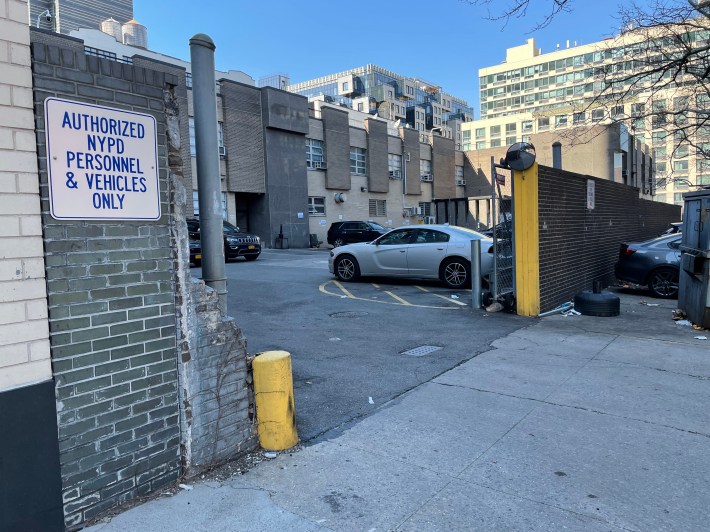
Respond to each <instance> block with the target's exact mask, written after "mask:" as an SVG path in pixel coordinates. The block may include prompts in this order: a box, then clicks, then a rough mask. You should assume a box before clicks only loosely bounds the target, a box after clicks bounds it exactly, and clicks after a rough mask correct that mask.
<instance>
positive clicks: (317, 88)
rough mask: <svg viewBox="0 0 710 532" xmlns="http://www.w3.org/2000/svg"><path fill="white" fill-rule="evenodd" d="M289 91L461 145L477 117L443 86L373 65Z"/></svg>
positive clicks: (464, 102) (301, 83) (461, 100)
mask: <svg viewBox="0 0 710 532" xmlns="http://www.w3.org/2000/svg"><path fill="white" fill-rule="evenodd" d="M285 89H286V90H288V91H290V92H294V93H296V94H301V95H303V96H307V97H308V98H314V97H321V98H324V99H325V101H327V102H330V103H335V104H339V105H342V106H344V107H348V108H350V109H354V110H356V111H360V112H364V113H368V114H371V115H377V116H378V117H381V118H385V119H388V120H392V121H399V123H400V124H403V125H404V124H406V125H408V126H409V127H411V128H412V129H414V130H416V131H419V132H422V133H424V132H427V131H431V130H432V129H433V130H435V131H438V132H439V133H440V134H441V136H443V137H446V138H450V139H453V140H454V141H455V142H456V144H457V145H459V144H460V143H461V124H463V123H465V122H469V121H471V120H473V116H474V111H473V108H472V107H471V106H469V105H468V103H467V102H466V100H464V99H462V98H458V97H456V96H453V95H451V94H447V93H445V92H443V91H442V89H441V87H440V86H439V85H437V84H435V83H431V82H429V81H425V80H422V79H419V78H416V77H410V76H404V75H401V74H397V73H395V72H392V71H390V70H387V69H385V68H382V67H380V66H377V65H372V64H369V65H365V66H361V67H357V68H353V69H350V70H346V71H344V72H339V73H335V74H328V75H326V76H322V77H319V78H316V79H312V80H309V81H303V82H300V83H294V84H288V85H286V87H285Z"/></svg>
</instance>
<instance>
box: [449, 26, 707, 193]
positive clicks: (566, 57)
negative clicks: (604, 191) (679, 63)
mask: <svg viewBox="0 0 710 532" xmlns="http://www.w3.org/2000/svg"><path fill="white" fill-rule="evenodd" d="M685 38H686V39H687V42H688V43H690V45H691V46H695V47H701V46H707V44H708V40H709V38H710V32H709V31H708V30H697V31H692V32H688V33H687V34H686V35H685ZM645 39H647V36H645V35H639V34H637V33H634V32H629V33H623V34H621V35H620V36H617V37H615V38H613V39H606V40H604V41H600V42H596V43H591V44H586V45H577V43H570V42H569V41H567V42H566V43H564V44H563V45H562V46H559V45H558V49H557V50H555V51H554V52H550V53H544V54H543V53H542V51H541V50H540V49H539V48H538V47H537V46H536V43H535V39H529V40H528V41H527V42H526V43H525V44H524V45H522V46H517V47H514V48H509V49H508V50H507V51H506V58H505V61H503V62H502V63H501V64H500V65H496V66H491V67H486V68H482V69H480V70H479V81H480V94H481V104H480V105H481V108H480V111H481V120H477V121H474V122H470V123H466V124H462V142H463V149H464V150H470V149H473V150H481V149H488V148H496V147H498V146H509V145H510V144H512V143H514V142H516V141H521V140H522V141H525V140H532V138H533V137H534V136H535V135H538V134H542V133H545V134H547V135H546V136H545V137H543V138H544V139H547V140H552V142H555V140H554V139H555V137H556V136H559V137H560V138H561V139H563V138H566V139H568V142H569V143H574V144H577V145H579V144H580V140H581V139H580V138H579V136H578V135H575V134H574V131H575V130H576V131H581V129H580V128H579V126H589V125H604V124H610V123H612V122H617V121H620V122H622V123H623V124H625V125H626V126H627V128H628V132H629V133H630V134H631V135H633V137H634V138H635V139H636V141H640V143H641V145H643V144H647V145H649V146H650V147H651V149H652V151H651V155H652V158H653V161H654V162H653V168H652V171H653V173H654V175H655V179H654V180H653V181H652V182H651V183H650V186H649V187H647V189H645V190H643V189H642V191H641V193H642V194H644V193H647V194H651V195H653V197H654V198H655V199H657V200H659V201H667V202H670V203H677V204H680V203H682V194H683V192H686V191H687V190H689V187H690V189H692V186H693V185H710V166H709V165H708V164H707V161H706V160H705V158H704V157H700V156H697V157H696V153H695V149H694V148H693V145H695V144H697V142H703V139H700V138H697V135H699V134H703V132H702V131H700V132H697V133H696V132H695V131H692V138H691V139H690V142H687V141H685V142H684V141H682V140H681V139H680V138H678V134H677V133H676V131H677V127H674V124H673V123H671V118H669V117H676V120H677V117H678V116H683V115H684V113H686V112H687V111H688V109H692V108H693V107H694V106H695V104H697V106H698V108H701V109H702V108H707V106H708V104H709V102H707V101H706V99H703V97H702V95H695V94H694V92H693V90H692V89H690V88H683V87H678V86H676V85H671V84H670V83H665V84H664V85H663V89H662V90H656V91H650V90H648V88H647V87H646V86H645V85H643V84H641V85H639V86H638V87H629V83H626V84H625V85H624V84H621V86H620V88H619V89H620V91H619V94H622V96H620V97H617V98H615V99H608V100H605V103H602V102H601V99H599V101H597V99H596V98H597V97H598V96H599V94H600V92H601V89H602V83H603V81H601V80H600V79H599V72H600V68H601V67H610V68H609V71H611V72H613V73H614V74H611V75H619V76H621V75H628V74H629V73H633V72H635V71H634V70H633V69H634V68H637V67H636V65H635V63H634V60H638V59H639V57H642V56H643V55H644V54H646V56H647V55H648V54H650V53H652V51H653V50H656V51H657V50H658V48H657V46H656V44H654V45H653V46H647V44H648V42H650V41H647V40H645ZM658 46H660V45H658ZM696 98H697V101H695V100H696ZM705 98H706V96H705ZM691 113H692V111H691ZM691 119H692V117H691ZM686 120H687V116H686ZM705 133H707V134H708V136H709V139H708V140H710V132H705ZM547 140H545V141H543V142H547ZM538 142H539V141H538ZM561 142H562V141H561ZM543 145H544V146H545V148H544V149H543V150H542V152H543V153H544V152H545V150H546V149H547V146H546V145H545V144H543ZM619 149H621V150H622V151H623V146H620V147H619ZM621 155H623V153H622V154H617V155H615V158H614V159H613V160H614V161H615V162H614V163H613V164H614V165H615V166H616V167H617V168H620V167H621V166H622V163H621V161H620V156H621ZM626 155H627V156H629V153H628V152H627V153H626ZM592 159H593V160H592ZM592 159H589V160H587V161H585V162H584V165H585V167H588V168H589V166H588V164H589V163H591V164H593V166H595V167H596V166H598V165H597V161H596V156H593V157H592ZM569 162H571V161H570V159H569V158H565V166H564V167H565V169H571V168H569V167H568V166H567V165H568V164H569ZM595 171H596V168H595ZM628 172H630V173H628ZM637 172H640V168H634V166H633V164H632V166H631V168H630V169H629V170H628V171H627V174H626V179H623V180H622V181H623V182H628V183H629V184H631V185H634V186H639V187H640V188H641V187H642V180H638V179H636V177H637V176H636V175H635V174H636V173H637ZM587 173H590V172H589V171H588V172H587ZM618 173H619V172H617V171H616V170H615V172H614V175H615V176H616V175H617V174H618Z"/></svg>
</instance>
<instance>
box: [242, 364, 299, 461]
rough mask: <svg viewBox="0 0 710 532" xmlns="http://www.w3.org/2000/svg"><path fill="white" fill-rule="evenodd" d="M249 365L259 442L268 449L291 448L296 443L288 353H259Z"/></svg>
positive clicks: (294, 409)
mask: <svg viewBox="0 0 710 532" xmlns="http://www.w3.org/2000/svg"><path fill="white" fill-rule="evenodd" d="M252 369H253V371H254V398H255V400H256V422H257V425H256V427H257V432H258V433H259V443H260V444H261V447H262V448H264V449H268V450H270V451H283V450H284V449H290V448H291V447H293V446H294V445H296V444H297V443H298V433H297V432H296V407H295V403H294V400H293V377H292V376H291V354H290V353H289V352H288V351H265V352H264V353H258V354H257V355H256V357H255V358H254V361H253V362H252Z"/></svg>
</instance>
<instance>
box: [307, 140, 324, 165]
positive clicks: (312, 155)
mask: <svg viewBox="0 0 710 532" xmlns="http://www.w3.org/2000/svg"><path fill="white" fill-rule="evenodd" d="M306 166H307V167H308V168H320V167H322V166H323V141H322V140H316V139H308V138H307V139H306Z"/></svg>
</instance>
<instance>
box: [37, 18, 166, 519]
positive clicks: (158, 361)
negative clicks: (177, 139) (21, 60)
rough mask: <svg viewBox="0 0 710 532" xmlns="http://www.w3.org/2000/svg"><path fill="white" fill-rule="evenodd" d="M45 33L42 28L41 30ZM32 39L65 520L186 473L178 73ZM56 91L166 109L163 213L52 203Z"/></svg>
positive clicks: (160, 120) (161, 124)
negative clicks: (176, 207) (179, 345)
mask: <svg viewBox="0 0 710 532" xmlns="http://www.w3.org/2000/svg"><path fill="white" fill-rule="evenodd" d="M34 33H35V32H33V34H34ZM53 38H55V39H57V42H58V43H59V44H58V45H53V44H45V43H47V42H48V41H49V40H50V37H48V36H46V35H41V39H38V40H41V41H43V42H33V44H32V66H33V73H34V88H35V90H34V102H35V113H36V125H37V142H38V155H39V163H40V184H41V202H42V205H41V206H42V222H43V226H44V227H43V229H44V246H45V256H46V278H47V289H48V305H49V326H50V341H51V346H52V366H53V372H54V376H55V384H56V397H57V419H58V426H59V447H60V463H61V471H62V495H63V499H64V514H65V524H66V526H67V528H70V529H71V528H74V527H76V526H79V525H80V524H81V523H83V522H84V521H86V520H90V519H92V518H94V517H96V516H97V515H100V514H101V513H103V512H105V511H106V510H108V509H109V508H111V507H114V506H116V505H118V504H121V503H122V502H125V501H127V500H130V499H134V498H136V497H137V496H140V495H145V494H147V493H149V492H151V491H154V490H156V489H158V488H160V487H161V486H164V485H166V484H168V483H171V482H173V481H174V480H176V479H177V478H178V476H179V475H180V454H179V443H180V441H179V438H180V432H179V423H178V419H179V408H178V399H177V393H178V377H177V364H176V358H175V354H176V332H175V331H176V329H175V321H176V318H175V303H174V300H175V287H174V277H173V273H174V268H175V264H174V261H173V247H172V241H171V231H170V226H171V224H172V223H173V221H172V219H171V217H172V208H171V205H170V203H169V201H168V198H169V197H170V190H169V187H170V182H169V180H168V179H167V161H166V148H165V146H166V139H165V116H164V105H165V104H164V94H163V90H164V88H165V87H167V86H171V85H173V86H174V85H176V84H177V83H178V79H177V77H176V76H174V75H172V74H165V73H162V72H157V71H153V70H149V69H146V68H142V67H138V66H134V65H128V64H121V63H117V62H113V61H108V60H104V59H99V58H96V57H87V56H86V55H85V54H84V53H83V50H81V49H80V50H77V48H76V47H63V46H61V43H62V42H63V41H61V39H62V38H61V37H53ZM47 97H60V98H67V99H71V100H75V101H81V102H89V103H92V104H98V105H107V106H110V107H114V108H120V109H127V110H132V111H137V112H143V113H149V114H152V115H153V116H155V117H156V120H157V124H158V126H157V133H158V146H159V148H158V156H159V166H160V200H161V211H162V217H161V218H160V220H158V221H156V222H117V221H106V222H102V221H60V220H55V219H53V218H52V217H51V216H50V214H49V202H48V186H47V161H46V146H45V137H44V116H43V113H44V108H43V102H44V100H45V98H47Z"/></svg>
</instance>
